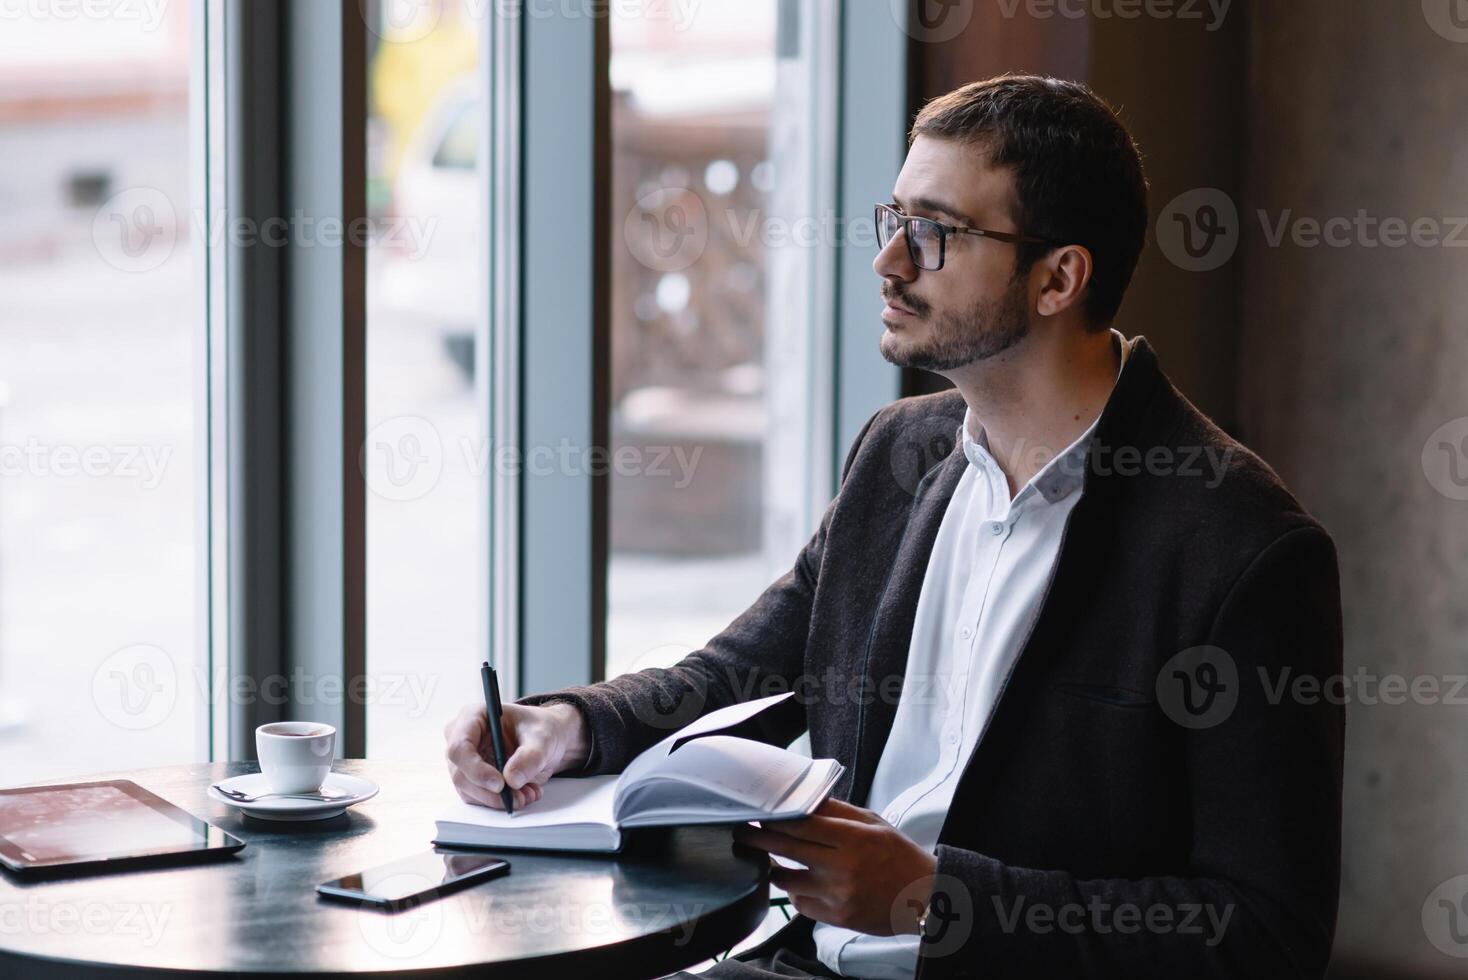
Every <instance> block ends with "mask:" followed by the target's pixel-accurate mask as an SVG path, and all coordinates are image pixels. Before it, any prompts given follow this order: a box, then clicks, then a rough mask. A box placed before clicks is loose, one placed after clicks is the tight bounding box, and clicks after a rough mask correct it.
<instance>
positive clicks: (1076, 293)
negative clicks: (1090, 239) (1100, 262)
mask: <svg viewBox="0 0 1468 980" xmlns="http://www.w3.org/2000/svg"><path fill="white" fill-rule="evenodd" d="M1094 268H1095V265H1094V263H1093V261H1092V259H1091V253H1090V251H1089V250H1088V249H1087V248H1085V247H1084V246H1082V245H1067V246H1065V247H1064V248H1058V249H1056V250H1055V251H1053V252H1051V253H1050V254H1048V255H1046V256H1045V257H1044V258H1042V259H1041V260H1040V261H1038V262H1036V263H1035V271H1036V272H1037V273H1039V275H1040V277H1041V278H1040V295H1039V298H1038V301H1037V302H1036V312H1037V313H1038V314H1039V315H1040V316H1055V315H1057V314H1059V313H1063V312H1065V311H1066V310H1068V309H1071V308H1076V309H1079V308H1080V302H1081V297H1082V295H1084V294H1085V291H1086V286H1087V284H1089V283H1090V281H1091V272H1092V270H1093V269H1094Z"/></svg>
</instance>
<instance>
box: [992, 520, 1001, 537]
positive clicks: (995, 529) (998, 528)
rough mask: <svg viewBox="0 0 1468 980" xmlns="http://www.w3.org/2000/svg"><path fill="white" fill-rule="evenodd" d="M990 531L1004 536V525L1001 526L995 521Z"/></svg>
mask: <svg viewBox="0 0 1468 980" xmlns="http://www.w3.org/2000/svg"><path fill="white" fill-rule="evenodd" d="M989 530H990V531H992V532H993V533H994V534H1003V533H1004V525H1003V524H1000V523H999V522H998V521H995V522H994V523H992V524H990V525H989Z"/></svg>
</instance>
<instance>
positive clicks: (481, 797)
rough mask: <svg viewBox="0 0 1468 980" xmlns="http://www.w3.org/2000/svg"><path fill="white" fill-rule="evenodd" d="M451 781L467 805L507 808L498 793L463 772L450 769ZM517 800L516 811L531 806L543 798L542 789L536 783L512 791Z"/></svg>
mask: <svg viewBox="0 0 1468 980" xmlns="http://www.w3.org/2000/svg"><path fill="white" fill-rule="evenodd" d="M449 780H450V781H451V782H452V783H453V784H454V789H455V790H456V791H457V792H458V794H459V799H461V800H463V801H464V802H465V803H477V804H479V805H480V806H487V807H491V808H493V809H495V810H503V809H504V808H505V804H504V801H503V800H501V799H500V794H499V792H498V791H494V792H491V791H490V790H487V789H485V788H484V787H483V786H480V785H478V784H477V783H475V782H473V781H471V780H470V779H469V778H468V777H466V776H465V775H464V772H463V770H460V769H455V768H454V767H453V766H450V767H449ZM510 792H511V794H512V796H513V798H514V800H515V809H517V810H518V809H520V808H521V807H526V806H529V805H530V804H532V803H534V802H536V801H537V800H539V799H540V797H541V792H542V791H541V788H540V786H539V785H537V784H535V783H528V784H526V785H525V786H523V787H521V788H520V789H516V790H511V791H510Z"/></svg>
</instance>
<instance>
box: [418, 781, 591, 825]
mask: <svg viewBox="0 0 1468 980" xmlns="http://www.w3.org/2000/svg"><path fill="white" fill-rule="evenodd" d="M616 788H617V777H616V776H586V777H584V778H579V779H570V778H564V779H557V778H552V779H549V780H546V782H545V783H544V784H543V785H542V786H541V790H542V791H543V792H542V795H541V797H540V799H538V800H536V801H535V802H534V803H531V804H530V805H529V806H525V807H521V808H520V809H518V810H516V811H515V813H514V815H513V816H511V815H510V814H508V813H506V812H505V811H503V810H496V809H494V808H492V807H487V806H480V805H479V804H478V803H465V802H464V801H462V800H459V801H458V802H456V803H454V804H453V805H451V806H449V807H446V808H445V809H444V810H443V811H442V812H441V813H439V815H438V819H439V820H440V821H446V822H452V823H465V824H471V825H476V826H480V827H496V828H504V829H506V830H515V829H517V828H518V829H524V828H529V827H555V826H559V825H561V824H572V823H597V824H604V825H605V826H608V827H610V826H612V795H613V793H615V792H616Z"/></svg>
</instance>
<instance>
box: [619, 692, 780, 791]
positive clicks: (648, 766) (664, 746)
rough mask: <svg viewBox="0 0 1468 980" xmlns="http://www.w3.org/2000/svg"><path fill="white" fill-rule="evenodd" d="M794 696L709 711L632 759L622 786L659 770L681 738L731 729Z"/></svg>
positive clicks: (741, 703) (774, 696)
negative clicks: (674, 744)
mask: <svg viewBox="0 0 1468 980" xmlns="http://www.w3.org/2000/svg"><path fill="white" fill-rule="evenodd" d="M794 694H795V692H794V691H786V692H785V693H784V694H772V695H770V696H769V697H767V698H755V699H754V700H753V701H741V702H740V703H738V704H731V705H728V706H726V707H723V708H720V709H719V710H717V711H710V712H709V713H708V714H706V715H704V716H703V717H702V718H698V719H696V720H695V721H693V722H690V723H689V724H687V725H684V726H683V727H682V728H680V729H678V730H677V731H675V732H673V733H672V734H670V735H668V736H667V737H666V738H664V739H663V740H662V741H660V742H658V743H657V744H656V745H654V746H653V747H652V748H650V749H648V750H647V751H645V752H643V753H642V754H641V755H639V756H638V757H637V758H635V759H633V760H632V762H631V763H630V764H628V766H627V768H626V769H625V770H623V772H622V782H623V784H624V785H630V784H632V783H636V782H637V781H638V780H639V779H641V778H643V777H644V776H646V775H647V774H648V773H649V772H650V771H652V770H654V769H661V768H662V765H661V762H662V760H663V758H664V757H665V756H667V754H668V748H669V747H670V746H671V745H672V744H673V743H674V742H675V741H677V740H678V739H680V738H683V737H684V736H686V735H697V734H698V733H700V732H710V731H717V730H718V729H720V728H729V727H731V726H733V725H737V724H739V723H740V722H741V721H744V720H745V719H747V718H753V717H754V716H755V715H757V714H759V713H760V712H761V711H764V710H765V709H766V708H769V707H771V706H773V705H776V704H779V703H780V702H781V701H784V700H785V699H786V698H788V697H792V696H793V695H794ZM688 747H689V746H684V748H688ZM678 751H680V752H681V751H683V750H682V749H679V750H678Z"/></svg>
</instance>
